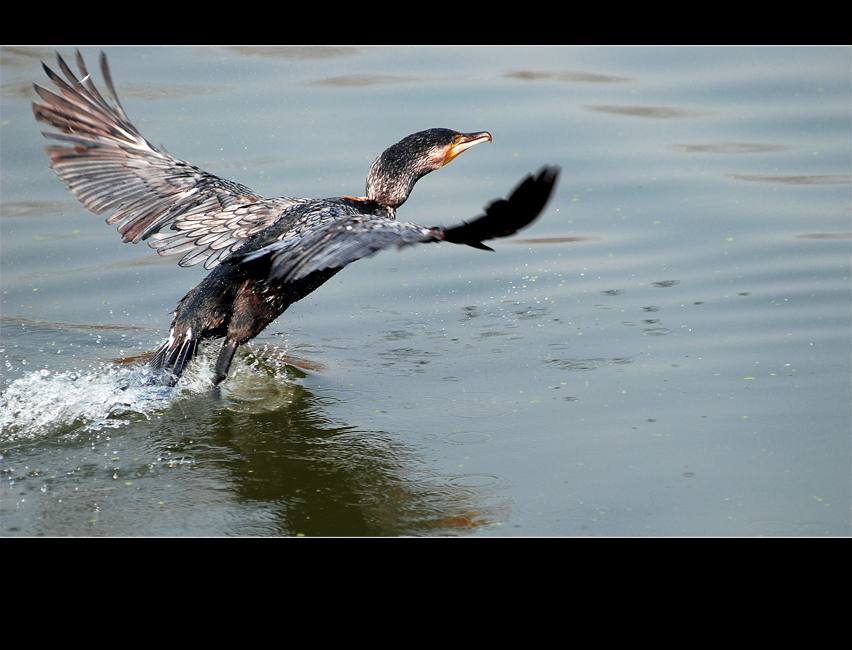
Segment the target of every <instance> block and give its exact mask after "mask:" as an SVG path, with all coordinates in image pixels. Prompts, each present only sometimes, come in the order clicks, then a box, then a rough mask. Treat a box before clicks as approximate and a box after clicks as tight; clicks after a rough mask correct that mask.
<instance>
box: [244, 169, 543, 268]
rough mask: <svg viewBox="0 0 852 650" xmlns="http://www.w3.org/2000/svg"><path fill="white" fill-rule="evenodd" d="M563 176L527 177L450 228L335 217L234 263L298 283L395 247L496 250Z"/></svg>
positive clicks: (528, 219) (537, 211)
mask: <svg viewBox="0 0 852 650" xmlns="http://www.w3.org/2000/svg"><path fill="white" fill-rule="evenodd" d="M558 176H559V168H558V167H552V166H548V167H543V168H542V169H541V170H539V172H538V173H537V174H535V175H529V176H527V177H526V178H525V179H524V180H522V181H521V183H520V184H518V186H517V187H516V188H515V189H514V190H512V192H511V193H510V194H509V196H508V198H505V199H497V200H496V201H493V202H492V203H490V204H489V205H488V206H487V207H486V208H485V214H484V215H482V216H479V217H477V218H476V219H474V220H473V221H470V222H469V223H462V224H460V225H458V226H453V227H451V228H443V227H440V226H436V227H432V228H427V227H424V226H419V225H417V224H414V223H406V222H402V221H395V220H393V219H384V218H377V217H370V216H365V215H347V216H345V217H338V218H335V219H333V220H330V221H329V223H328V224H327V225H324V226H321V227H318V228H315V229H312V230H310V231H309V232H307V234H305V235H304V236H296V237H290V238H287V239H285V240H282V241H276V242H274V243H272V244H269V245H267V246H265V247H263V248H261V249H259V250H257V251H253V252H250V253H245V254H239V253H238V254H237V255H235V256H234V258H233V259H232V262H233V263H236V264H239V263H251V262H259V261H264V262H266V263H268V264H269V277H270V279H274V280H278V281H283V282H294V281H297V280H300V279H302V278H305V277H307V276H308V275H310V274H311V273H313V272H315V271H322V270H325V269H341V268H343V267H344V266H346V265H347V264H350V263H351V262H354V261H356V260H359V259H361V258H363V257H368V256H370V255H373V254H375V253H377V252H378V251H380V250H383V249H385V248H390V247H392V246H396V247H402V246H411V245H414V244H419V243H427V242H437V241H448V242H451V243H453V244H467V245H468V246H473V247H474V248H481V249H484V250H492V249H490V248H488V246H486V245H485V244H483V243H482V242H483V241H484V240H488V239H496V238H499V237H508V236H509V235H512V234H514V233H515V232H517V231H518V230H520V229H521V228H524V227H526V226H528V225H529V224H530V223H532V222H533V221H534V220H535V219H536V217H538V216H539V215H540V214H541V213H542V211H543V210H544V207H545V205H547V201H548V199H549V198H550V196H551V194H552V193H553V189H554V187H555V186H556V180H557V178H558Z"/></svg>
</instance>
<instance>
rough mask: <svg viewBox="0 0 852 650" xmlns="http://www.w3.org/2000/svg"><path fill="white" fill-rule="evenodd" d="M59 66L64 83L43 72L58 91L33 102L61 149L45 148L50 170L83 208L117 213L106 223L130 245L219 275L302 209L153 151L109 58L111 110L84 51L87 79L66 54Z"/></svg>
mask: <svg viewBox="0 0 852 650" xmlns="http://www.w3.org/2000/svg"><path fill="white" fill-rule="evenodd" d="M57 62H58V66H59V70H60V71H61V72H62V74H63V75H64V76H65V79H63V78H62V77H61V76H60V75H59V74H57V73H56V72H54V71H53V70H51V69H50V68H49V67H48V66H47V65H43V67H44V70H45V72H46V74H47V76H48V78H49V79H50V80H51V81H52V82H53V83H54V84H55V86H56V91H54V90H49V89H47V88H43V87H41V86H38V85H35V90H36V93H38V96H39V98H40V100H41V102H40V103H38V102H34V103H33V113H34V114H35V117H36V119H37V120H39V121H41V122H44V123H45V124H47V125H48V126H50V127H52V129H51V130H48V131H43V132H42V133H43V134H44V136H45V137H46V138H48V139H51V140H54V141H57V142H59V143H60V144H52V145H49V146H47V147H46V148H45V151H46V152H47V155H48V157H49V158H50V160H51V167H52V168H53V169H54V171H55V172H56V173H57V175H58V176H59V177H60V178H61V179H62V181H63V182H64V183H65V184H66V186H67V188H68V190H69V191H70V192H71V193H72V194H73V195H74V196H75V197H76V198H77V199H78V200H79V201H80V202H81V203H82V204H83V205H84V206H85V207H86V209H88V210H90V211H91V212H93V213H95V214H103V213H111V214H110V216H109V217H108V219H107V223H109V224H111V225H117V229H118V232H119V233H120V234H121V236H122V239H123V240H124V241H125V242H133V243H138V242H140V241H145V240H147V241H148V244H149V246H151V247H152V248H155V249H156V250H157V252H158V253H159V254H160V255H174V254H183V255H184V257H183V259H182V260H181V261H180V265H181V266H190V265H193V264H198V263H199V262H205V267H207V268H212V267H213V266H215V265H216V264H218V263H219V261H221V259H222V258H223V257H225V256H226V255H227V254H229V253H231V252H232V251H234V250H237V249H238V248H239V247H240V246H241V245H242V244H243V243H244V242H245V241H246V239H247V238H248V237H250V236H251V235H252V234H254V233H257V232H260V231H262V230H263V229H265V228H268V227H269V226H270V225H271V224H273V223H275V222H276V221H277V220H278V219H279V218H280V216H281V215H282V213H283V212H285V211H286V210H287V209H288V208H289V207H291V206H293V205H295V204H298V203H300V202H301V201H302V199H295V198H275V199H267V198H264V197H262V196H261V195H259V194H257V193H256V192H254V191H253V190H251V189H250V188H248V187H246V186H245V185H242V184H240V183H237V182H234V181H230V180H226V179H223V178H219V177H218V176H214V175H213V174H209V173H207V172H205V171H204V170H202V169H200V168H198V167H195V166H194V165H190V164H189V163H186V162H184V161H183V160H180V159H178V158H176V157H174V156H172V155H171V154H169V153H168V152H166V151H164V150H161V149H159V148H157V147H155V146H153V145H152V144H151V143H150V142H148V141H147V140H146V139H145V138H144V137H142V135H141V134H140V133H139V131H138V130H137V129H136V127H135V126H133V124H132V123H131V122H130V120H129V119H128V117H127V114H126V113H125V112H124V109H123V108H122V106H121V104H120V102H119V100H118V95H117V93H116V92H115V86H114V84H113V81H112V76H111V74H110V70H109V65H108V63H107V59H106V55H105V54H103V53H101V58H100V67H101V74H102V76H103V79H104V83H105V85H106V95H107V97H108V98H109V100H110V102H111V103H108V102H107V101H106V100H105V99H104V97H103V96H102V95H101V94H100V92H99V91H98V89H97V88H96V87H95V84H94V82H93V81H92V78H91V76H90V75H89V72H88V70H87V69H86V65H85V62H84V61H83V57H82V55H81V54H80V53H79V52H77V67H78V68H79V70H80V74H81V79H78V78H77V76H76V75H75V74H74V72H73V71H72V70H71V68H70V66H69V65H68V64H67V63H66V62H65V60H64V59H63V58H62V57H61V56H59V55H57ZM164 229H168V230H167V231H166V232H165V233H161V232H160V231H162V230H164Z"/></svg>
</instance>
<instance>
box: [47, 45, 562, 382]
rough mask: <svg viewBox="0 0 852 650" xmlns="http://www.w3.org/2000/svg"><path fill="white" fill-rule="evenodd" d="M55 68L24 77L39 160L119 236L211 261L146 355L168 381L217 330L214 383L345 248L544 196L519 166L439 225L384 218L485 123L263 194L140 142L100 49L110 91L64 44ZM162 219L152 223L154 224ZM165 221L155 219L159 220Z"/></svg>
mask: <svg viewBox="0 0 852 650" xmlns="http://www.w3.org/2000/svg"><path fill="white" fill-rule="evenodd" d="M57 61H58V65H59V68H60V70H61V71H62V72H63V74H64V75H65V77H66V79H67V81H66V80H64V79H62V78H61V77H60V76H59V75H57V74H56V73H55V72H53V71H52V70H51V69H50V68H49V67H48V66H47V65H45V64H44V63H43V64H42V65H43V67H44V70H45V72H46V73H47V76H48V77H49V78H50V79H51V81H53V82H54V83H55V84H56V86H57V87H58V89H59V93H58V94H57V93H56V92H53V91H51V90H48V89H46V88H42V87H41V86H38V85H37V84H36V85H35V90H36V92H37V93H38V95H39V96H40V98H41V101H42V103H36V102H34V103H33V112H34V114H35V117H36V119H37V120H40V121H42V122H45V123H46V124H48V125H49V126H51V127H54V128H55V129H56V130H55V131H44V132H43V134H44V136H45V137H47V138H49V139H53V140H58V141H60V143H61V144H57V145H51V146H48V147H46V148H45V151H46V152H47V155H48V156H49V157H50V160H51V167H52V168H53V170H54V171H55V172H56V173H57V174H58V175H59V178H60V179H62V181H64V182H65V185H66V187H67V188H68V191H70V192H71V193H72V194H73V195H74V196H75V197H76V198H77V199H78V200H79V201H80V202H81V203H82V204H83V205H84V206H85V207H86V208H87V209H88V210H90V211H91V212H93V213H95V214H101V213H104V212H111V213H112V214H111V216H109V218H108V219H107V220H106V221H107V223H109V224H118V232H119V233H121V235H122V238H123V241H125V242H133V243H138V242H140V241H143V240H147V241H148V245H149V246H151V248H154V249H156V250H157V252H158V253H159V254H160V255H173V254H178V255H183V258H182V259H181V260H180V262H179V264H180V266H191V265H193V264H198V263H200V262H204V266H205V268H207V269H212V271H211V273H210V274H209V275H208V276H207V277H206V278H205V279H204V280H202V281H201V283H200V284H198V286H196V287H195V288H194V289H192V290H191V291H190V292H189V293H188V294H186V296H185V297H184V298H183V299H182V300H181V301H180V303H179V304H178V306H177V309H176V310H175V316H174V320H173V321H172V325H171V329H170V331H169V338H168V340H167V341H166V342H165V343H163V345H162V346H161V347H160V348H159V349H158V350H157V351H156V352H155V353H154V355H153V356H152V357H151V358H150V359H149V360H148V365H149V366H150V368H151V369H153V370H155V371H158V372H157V373H156V374H157V376H158V377H159V381H161V382H163V383H167V384H168V385H169V386H174V385H175V383H176V382H177V380H178V379H179V378H180V375H181V373H182V371H183V369H184V367H185V366H186V364H187V362H188V361H189V360H190V359H191V358H192V356H193V355H194V354H195V352H196V349H197V347H198V343H199V341H201V340H202V339H208V338H219V337H224V338H225V341H224V344H223V346H222V350H221V352H220V354H219V357H218V360H217V362H216V370H215V378H214V383H215V384H216V385H218V384H219V383H220V382H221V381H222V380H223V379H225V377H226V375H227V372H228V368H229V366H230V364H231V360H232V359H233V357H234V353H235V352H236V350H237V348H238V347H239V346H240V345H242V344H243V343H245V342H247V341H249V340H251V339H252V338H254V337H255V336H257V335H258V334H259V333H260V332H261V331H263V329H264V328H266V326H267V325H269V324H270V323H271V322H272V321H274V320H275V319H276V318H277V317H278V316H279V315H281V314H282V313H283V312H284V310H286V309H287V307H289V306H290V305H291V304H293V303H294V302H296V301H298V300H301V299H302V298H304V297H305V296H307V295H308V294H309V293H311V292H312V291H314V290H315V289H316V288H317V287H319V286H320V285H322V284H323V283H324V282H326V281H327V280H328V279H329V278H331V277H332V276H333V275H334V274H335V273H337V272H338V271H340V270H341V269H342V268H343V267H344V266H346V265H347V264H349V263H350V262H354V261H355V260H358V259H361V258H362V257H367V256H369V255H372V254H373V253H376V252H377V251H379V250H381V249H384V248H389V247H391V246H397V247H401V246H404V245H412V244H416V243H426V242H439V241H446V242H452V243H454V244H467V245H468V246H473V247H474V248H480V249H484V250H492V249H490V248H489V247H488V246H486V245H485V244H483V243H482V242H483V241H484V240H488V239H493V238H497V237H506V236H508V235H511V234H513V233H515V232H516V231H517V230H519V229H520V228H523V227H525V226H527V225H528V224H530V223H531V222H532V221H533V220H534V219H535V218H536V217H537V216H538V215H539V214H540V213H541V212H542V210H543V209H544V206H545V204H546V203H547V200H548V198H549V197H550V195H551V192H552V191H553V188H554V186H555V183H556V179H557V176H558V174H559V168H558V167H553V166H545V167H543V168H542V169H541V170H539V171H538V172H537V173H536V174H534V175H529V176H527V177H526V178H525V179H524V180H522V182H521V183H520V184H519V185H518V186H517V187H516V188H515V189H514V190H513V191H512V193H511V194H510V195H509V197H508V198H506V199H498V200H495V201H493V202H492V203H491V204H490V205H488V206H487V207H486V208H485V214H484V215H481V216H479V217H477V218H476V219H474V220H472V221H470V222H462V223H461V224H460V225H457V226H453V227H449V228H444V227H440V226H435V227H424V226H420V225H417V224H413V223H406V222H400V221H396V209H397V208H399V206H401V205H402V204H403V203H404V202H405V200H406V199H407V198H408V195H409V193H410V192H411V189H412V187H413V186H414V184H415V183H416V182H417V181H418V179H420V178H421V177H423V176H424V175H425V174H428V173H429V172H431V171H434V170H436V169H439V168H440V167H442V166H443V165H446V164H447V163H448V162H450V161H451V160H452V159H453V158H455V157H456V156H458V155H459V154H460V153H461V152H463V151H465V150H466V149H468V148H470V147H472V146H474V145H476V144H479V143H481V142H487V141H490V140H491V135H490V134H489V133H487V132H484V131H483V132H480V133H459V132H457V131H453V130H450V129H428V130H426V131H421V132H419V133H414V134H413V135H409V136H408V137H406V138H403V139H402V140H401V141H399V142H397V143H396V144H395V145H393V146H391V147H390V148H388V149H386V150H385V151H384V152H383V153H382V154H381V155H380V156H379V157H378V158H377V159H376V160H375V162H374V163H373V164H372V166H371V167H370V172H369V175H368V176H367V185H366V196H365V197H359V198H353V197H347V196H342V197H337V198H328V199H319V200H314V199H303V198H291V197H279V198H272V199H270V198H265V197H263V196H261V195H259V194H257V193H256V192H254V191H253V190H251V189H249V188H248V187H246V186H244V185H241V184H240V183H236V182H234V181H230V180H226V179H223V178H219V177H217V176H214V175H212V174H209V173H207V172H205V171H203V170H202V169H199V168H198V167H195V166H193V165H190V164H189V163H186V162H184V161H182V160H179V159H178V158H175V157H174V156H172V155H171V154H169V153H167V152H166V151H164V150H161V149H158V148H156V147H154V146H153V145H151V144H150V143H149V142H148V141H147V140H146V139H145V138H143V137H142V135H141V134H140V133H139V131H137V129H136V127H134V126H133V124H132V123H131V122H130V120H129V119H128V117H127V115H126V114H125V112H124V109H123V108H122V107H121V104H120V103H119V100H118V97H117V95H116V92H115V87H114V85H113V82H112V77H111V75H110V71H109V66H108V64H107V58H106V55H105V54H104V53H103V52H102V53H101V57H100V64H101V73H102V75H103V78H104V82H105V84H106V91H107V95H108V97H109V99H110V100H111V102H112V105H110V104H108V103H107V102H106V101H105V100H104V98H103V96H102V95H101V94H100V92H99V91H98V90H97V89H96V87H95V85H94V83H93V82H92V79H91V77H90V76H89V73H88V71H87V70H86V66H85V63H84V61H83V57H82V55H81V54H80V52H79V51H78V52H77V65H78V67H79V69H80V74H81V79H79V80H78V79H77V78H76V76H75V75H74V73H73V71H72V70H71V69H70V67H69V66H68V65H67V64H66V63H65V61H64V60H63V59H62V57H61V56H59V54H57ZM167 226H168V228H167V229H166V227H167ZM164 229H165V232H161V231H163V230H164Z"/></svg>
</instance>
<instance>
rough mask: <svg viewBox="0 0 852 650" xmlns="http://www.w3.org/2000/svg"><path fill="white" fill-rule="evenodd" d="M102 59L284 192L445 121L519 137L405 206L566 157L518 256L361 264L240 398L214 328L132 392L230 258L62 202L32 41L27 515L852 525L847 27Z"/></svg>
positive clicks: (25, 204) (294, 328)
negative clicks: (763, 42)
mask: <svg viewBox="0 0 852 650" xmlns="http://www.w3.org/2000/svg"><path fill="white" fill-rule="evenodd" d="M82 51H83V53H84V55H85V56H86V59H87V61H88V62H89V65H90V71H92V72H93V74H94V76H95V79H96V82H98V83H100V75H99V73H98V72H96V68H97V66H96V60H97V52H98V51H97V49H94V48H82ZM108 53H109V56H110V61H111V64H112V72H113V77H114V79H115V81H116V84H117V87H118V91H119V94H120V97H121V99H122V102H123V105H124V107H125V109H126V110H127V112H128V113H129V115H130V117H131V119H133V120H134V122H135V124H136V125H137V127H138V128H139V129H140V130H141V131H142V133H143V134H144V135H145V136H146V137H147V138H148V139H149V140H151V141H152V142H153V143H154V144H162V145H163V146H165V147H166V148H167V149H168V150H169V151H170V152H171V153H173V154H174V155H176V156H178V157H181V158H183V159H185V160H187V161H190V162H192V163H193V164H196V165H199V166H201V167H203V168H204V169H206V170H207V171H210V172H212V173H216V174H218V175H220V176H224V177H227V178H233V179H234V180H238V181H240V182H242V183H244V184H246V185H249V186H251V187H252V188H254V189H255V190H257V191H259V192H261V193H264V194H267V195H270V196H274V195H299V196H308V197H321V196H331V195H339V194H350V195H357V194H360V193H362V190H363V184H364V177H365V175H366V171H367V169H368V167H369V164H370V163H371V162H372V160H373V159H374V158H375V156H377V155H378V154H379V153H380V152H381V151H382V150H383V149H384V148H385V147H387V146H388V145H389V144H392V143H393V142H395V141H396V140H398V139H399V138H401V137H403V136H404V135H407V134H408V133H411V132H414V131H418V130H421V129H424V128H428V127H432V126H445V127H450V128H455V129H459V130H463V131H474V130H488V131H490V132H491V133H492V135H493V136H494V141H493V142H492V143H489V144H484V145H481V146H478V147H475V148H473V149H471V150H470V151H469V152H466V153H465V154H464V155H463V156H461V157H460V158H458V159H457V160H455V161H454V162H453V164H452V165H450V166H448V167H446V168H445V169H442V170H441V171H439V172H436V173H434V174H431V175H430V176H427V177H426V178H424V179H423V180H422V181H421V182H420V183H419V184H418V186H417V187H416V189H415V191H414V194H413V196H412V198H411V199H410V200H409V202H408V203H406V205H405V206H403V208H402V209H401V211H400V218H405V219H408V220H413V221H418V222H420V223H424V224H430V225H431V224H450V223H454V222H457V221H458V220H460V219H467V218H471V217H473V216H475V215H476V214H477V211H478V210H479V209H480V208H481V206H482V205H484V204H485V203H487V202H488V201H489V200H491V199H493V198H496V197H498V196H502V195H504V194H505V193H506V192H508V191H509V190H510V189H511V188H512V187H513V186H514V184H515V183H516V182H517V181H518V180H520V178H521V177H522V176H523V175H524V174H526V173H528V172H530V171H533V170H535V169H537V168H538V167H539V166H540V165H542V164H544V163H551V164H558V165H560V166H561V167H562V169H563V175H562V179H561V183H560V186H559V188H558V191H557V195H556V196H555V198H554V200H553V202H552V203H551V205H550V207H549V210H548V212H547V214H546V215H545V216H544V217H543V218H542V219H541V220H540V221H539V222H537V223H536V224H535V225H534V226H533V227H531V228H530V229H529V230H527V231H524V232H523V233H521V234H520V235H519V236H518V237H516V238H515V239H513V240H501V241H499V242H497V244H496V245H495V248H496V249H497V250H496V252H495V253H484V252H481V251H476V250H473V249H469V248H466V247H457V246H450V245H440V246H439V245H432V246H421V247H420V248H417V249H410V250H406V251H403V252H396V251H390V252H385V253H382V254H380V255H378V256H376V257H375V258H373V259H370V260H365V261H361V262H358V263H357V264H354V265H352V266H351V267H349V268H347V269H346V270H344V271H343V272H342V273H340V274H338V275H337V276H336V277H335V278H334V279H333V280H331V281H330V282H329V283H328V284H326V285H325V286H323V287H322V288H321V289H320V290H319V291H317V292H316V293H315V294H313V295H312V296H311V297H310V298H309V299H307V300H305V301H303V302H302V303H299V304H298V305H296V306H294V307H293V308H291V309H290V310H289V311H288V312H287V313H285V314H284V315H283V316H282V317H281V318H280V319H279V320H278V321H277V322H276V323H275V324H274V325H273V326H271V327H270V328H269V329H268V330H267V331H266V332H265V333H264V334H263V335H262V336H261V337H259V338H258V339H256V340H255V341H254V342H253V343H252V344H251V345H249V346H246V348H245V349H244V350H243V351H242V352H241V354H240V355H239V356H238V358H237V360H236V362H235V365H234V367H233V369H232V373H231V377H230V378H229V379H228V381H227V383H226V385H225V390H224V394H223V396H222V399H221V400H220V401H217V400H215V399H213V398H212V397H211V395H210V394H209V390H208V383H209V379H210V376H211V365H212V362H213V360H214V359H215V355H216V352H217V349H218V347H217V346H216V345H215V344H214V345H212V346H210V348H209V349H207V350H205V352H204V354H203V355H202V357H201V358H200V360H199V362H198V363H195V364H193V366H192V368H191V370H190V372H189V374H188V375H187V378H186V382H184V383H183V387H182V389H181V390H179V391H177V392H175V393H165V392H156V391H153V392H152V391H149V392H135V393H134V394H132V395H130V396H128V395H127V394H126V393H125V392H123V391H120V390H118V387H119V386H120V385H123V383H126V380H127V378H128V377H129V376H132V374H133V373H134V372H135V371H136V369H137V368H138V367H139V364H140V363H141V361H140V359H141V358H143V357H144V355H146V354H148V353H150V352H151V351H152V350H153V349H155V348H156V346H157V345H158V344H159V343H160V342H161V340H162V339H163V337H164V336H165V333H166V331H167V329H168V325H169V322H170V311H171V310H172V309H173V308H174V306H175V305H176V303H177V301H178V300H179V299H180V298H181V297H182V296H183V295H184V293H185V292H186V291H188V290H189V289H190V288H191V287H192V286H193V285H194V284H195V283H196V282H198V281H199V280H200V279H201V277H203V275H204V271H203V269H199V268H192V269H180V268H178V267H177V265H176V263H175V260H173V259H171V258H160V257H158V256H157V255H156V254H154V253H153V252H152V251H151V250H150V249H148V248H147V247H146V246H144V245H141V246H132V245H127V244H122V243H121V241H120V238H119V236H118V235H117V234H116V232H115V230H114V229H113V228H112V227H110V226H107V225H105V224H104V223H103V217H100V216H95V215H91V214H89V213H88V212H86V211H85V210H84V209H83V208H82V207H81V206H80V205H79V204H78V203H77V202H76V201H75V200H74V199H73V198H72V197H71V196H70V195H69V194H68V193H67V192H66V191H65V189H64V188H63V186H62V184H61V182H60V181H59V180H58V179H57V178H56V177H55V175H54V174H53V173H52V172H51V171H50V170H49V169H48V164H47V158H46V156H45V155H44V153H43V146H44V144H45V140H44V139H43V138H42V137H41V135H40V134H39V130H40V128H39V126H38V125H37V124H36V123H35V121H34V120H33V117H32V112H31V109H30V103H31V102H32V101H33V99H35V93H34V92H33V91H32V87H31V84H32V82H34V81H37V82H39V83H43V82H45V77H44V75H43V72H42V70H41V67H40V61H41V60H44V61H47V62H49V63H51V64H52V62H53V53H52V52H51V51H50V50H49V49H46V48H3V49H2V50H0V56H2V59H0V73H2V107H0V109H1V110H2V112H0V126H2V131H0V155H1V156H2V157H0V164H2V181H0V182H2V185H0V201H1V202H0V215H2V219H0V235H2V239H0V253H1V254H2V258H0V264H2V266H0V269H2V277H1V278H0V281H1V282H2V296H0V297H2V303H0V307H2V321H0V336H2V341H0V350H2V361H3V367H2V373H3V374H2V384H0V390H2V398H0V407H2V427H3V429H2V433H1V434H0V455H2V458H0V467H2V477H3V480H2V483H0V533H2V535H4V536H27V535H29V536H32V535H48V536H49V535H55V536H59V535H63V536H64V535H91V536H103V535H114V536H123V535H231V536H236V535H259V536H270V535H473V536H476V535H479V536H513V535H564V536H612V535H627V536H646V535H656V536H661V535H684V536H686V535H691V536H696V535H712V536H720V535H742V536H758V535H813V536H826V535H828V536H840V535H843V536H845V535H849V534H850V506H852V497H851V496H850V485H852V477H850V429H852V427H851V426H850V425H852V416H850V403H852V401H850V396H851V395H852V389H850V368H852V359H850V341H852V325H851V324H850V321H851V320H852V319H850V315H852V300H851V299H850V298H852V290H850V289H851V288H852V283H850V274H851V273H852V271H850V259H852V255H850V253H852V239H850V237H852V235H850V233H852V225H850V207H852V193H850V173H851V172H852V161H850V134H852V89H850V79H852V74H850V73H851V72H852V55H850V49H849V48H474V47H472V48H317V49H314V48H260V49H251V48H249V49H244V48H109V50H108ZM63 54H64V55H66V56H67V57H73V51H72V50H70V49H63Z"/></svg>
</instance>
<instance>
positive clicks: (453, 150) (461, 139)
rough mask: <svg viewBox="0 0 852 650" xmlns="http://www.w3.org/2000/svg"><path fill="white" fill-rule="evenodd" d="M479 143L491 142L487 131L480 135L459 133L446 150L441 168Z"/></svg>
mask: <svg viewBox="0 0 852 650" xmlns="http://www.w3.org/2000/svg"><path fill="white" fill-rule="evenodd" d="M480 142H491V134H490V133H488V131H482V132H481V133H459V134H458V136H457V137H456V138H455V140H454V141H453V143H452V145H450V148H449V149H448V150H447V155H446V156H444V162H443V164H442V165H441V166H443V165H446V164H447V163H448V162H450V161H451V160H452V159H453V158H455V157H456V156H458V155H459V154H460V153H461V152H462V151H464V150H465V149H470V148H471V147H472V146H473V145H475V144H479V143H480Z"/></svg>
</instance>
